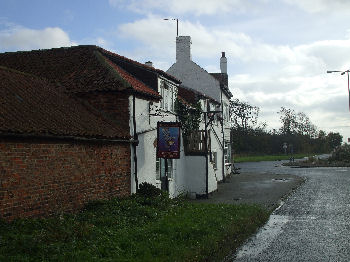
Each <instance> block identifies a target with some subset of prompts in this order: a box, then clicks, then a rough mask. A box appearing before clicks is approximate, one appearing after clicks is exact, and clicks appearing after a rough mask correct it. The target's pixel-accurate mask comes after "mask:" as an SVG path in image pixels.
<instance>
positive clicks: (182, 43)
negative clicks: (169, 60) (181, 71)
mask: <svg viewBox="0 0 350 262" xmlns="http://www.w3.org/2000/svg"><path fill="white" fill-rule="evenodd" d="M191 44H192V42H191V37H190V36H178V37H176V62H185V61H190V60H191Z"/></svg>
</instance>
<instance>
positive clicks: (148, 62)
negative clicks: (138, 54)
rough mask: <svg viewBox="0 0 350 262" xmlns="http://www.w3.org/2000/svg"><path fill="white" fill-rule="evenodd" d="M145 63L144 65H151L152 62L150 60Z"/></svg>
mask: <svg viewBox="0 0 350 262" xmlns="http://www.w3.org/2000/svg"><path fill="white" fill-rule="evenodd" d="M145 65H146V66H150V67H153V63H152V62H151V61H147V62H146V63H145Z"/></svg>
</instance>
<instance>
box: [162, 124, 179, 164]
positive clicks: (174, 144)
mask: <svg viewBox="0 0 350 262" xmlns="http://www.w3.org/2000/svg"><path fill="white" fill-rule="evenodd" d="M157 157H160V158H168V159H179V158H180V123H179V122H158V123H157Z"/></svg>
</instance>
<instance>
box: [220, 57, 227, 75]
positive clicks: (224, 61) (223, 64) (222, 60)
mask: <svg viewBox="0 0 350 262" xmlns="http://www.w3.org/2000/svg"><path fill="white" fill-rule="evenodd" d="M221 55H222V56H221V58H220V69H221V74H227V58H226V57H225V52H221Z"/></svg>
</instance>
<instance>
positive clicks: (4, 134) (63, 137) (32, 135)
mask: <svg viewBox="0 0 350 262" xmlns="http://www.w3.org/2000/svg"><path fill="white" fill-rule="evenodd" d="M0 137H9V138H26V139H28V138H30V139H43V138H46V139H57V140H76V141H83V142H111V143H120V142H125V143H131V144H135V143H138V140H135V139H110V138H88V137H79V136H57V135H49V134H45V135H36V134H15V133H1V134H0Z"/></svg>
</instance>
